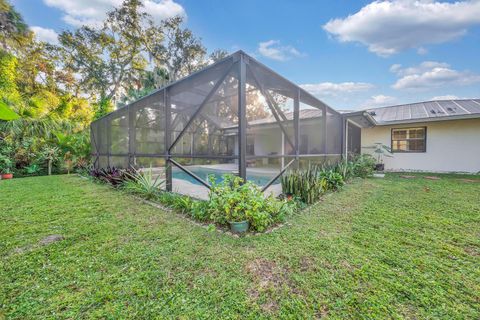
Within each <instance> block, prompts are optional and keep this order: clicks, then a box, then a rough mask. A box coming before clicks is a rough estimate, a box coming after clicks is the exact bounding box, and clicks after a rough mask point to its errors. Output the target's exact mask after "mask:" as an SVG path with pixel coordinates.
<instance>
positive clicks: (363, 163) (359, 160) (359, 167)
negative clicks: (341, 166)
mask: <svg viewBox="0 0 480 320" xmlns="http://www.w3.org/2000/svg"><path fill="white" fill-rule="evenodd" d="M352 162H353V174H354V175H355V176H356V177H360V178H366V177H370V176H371V175H372V174H373V171H374V169H375V163H376V162H375V159H374V158H373V157H372V156H371V155H369V154H361V155H358V156H356V157H355V158H354V159H353V161H352Z"/></svg>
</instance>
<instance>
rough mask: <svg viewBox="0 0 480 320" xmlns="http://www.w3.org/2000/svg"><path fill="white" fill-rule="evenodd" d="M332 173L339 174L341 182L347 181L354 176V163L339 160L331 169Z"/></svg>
mask: <svg viewBox="0 0 480 320" xmlns="http://www.w3.org/2000/svg"><path fill="white" fill-rule="evenodd" d="M333 171H335V172H337V173H339V174H340V175H341V176H342V178H343V181H348V180H349V179H350V178H352V177H353V176H354V175H355V173H354V163H353V162H352V161H348V160H347V159H345V160H341V161H339V162H338V163H337V164H336V165H335V166H334V167H333Z"/></svg>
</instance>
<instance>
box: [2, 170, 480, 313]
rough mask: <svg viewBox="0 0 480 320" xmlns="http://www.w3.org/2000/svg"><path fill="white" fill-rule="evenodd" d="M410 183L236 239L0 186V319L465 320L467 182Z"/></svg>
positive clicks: (474, 238)
mask: <svg viewBox="0 0 480 320" xmlns="http://www.w3.org/2000/svg"><path fill="white" fill-rule="evenodd" d="M416 176H417V178H415V179H403V178H400V177H399V176H398V175H387V177H386V178H385V179H367V180H356V181H354V182H353V183H351V184H349V185H348V186H347V187H346V188H344V189H343V190H342V191H340V192H338V193H334V194H331V195H329V196H327V197H325V199H324V200H323V201H322V202H320V203H318V204H317V205H314V206H313V207H311V208H309V209H307V210H306V211H303V212H302V213H301V214H299V215H297V216H295V217H291V218H289V223H290V225H288V226H286V227H284V228H282V229H279V230H277V231H276V232H273V233H270V234H265V235H261V236H256V237H245V238H240V239H235V238H232V237H229V236H227V235H223V234H219V233H217V232H211V231H208V230H206V229H203V228H201V227H198V226H196V225H194V224H192V223H190V222H188V221H186V220H185V219H183V218H182V217H181V216H179V215H175V214H172V213H168V212H163V211H161V210H159V209H156V208H154V207H151V206H149V205H146V204H140V203H138V201H136V200H135V199H134V198H133V197H131V196H129V195H127V194H124V193H121V192H120V191H115V190H112V189H111V188H109V187H107V186H104V185H99V184H94V183H92V182H90V181H88V180H83V179H81V178H79V177H76V176H51V177H34V178H23V179H13V180H8V181H0V203H1V210H0V256H1V260H0V283H1V287H0V319H1V318H2V316H3V317H5V318H9V319H10V318H12V319H33V318H60V319H61V318H160V319H161V318H196V319H206V318H212V319H213V318H233V319H240V318H242V319H244V318H251V319H257V318H270V317H279V318H319V317H329V318H332V319H336V318H342V319H345V318H352V319H359V318H377V319H385V318H416V319H425V318H443V319H466V318H470V319H479V318H480V294H479V292H480V183H471V182H465V181H460V180H459V179H460V178H465V177H463V176H462V177H459V176H455V175H442V176H441V180H437V181H435V180H427V179H424V178H422V175H416ZM477 179H478V177H477ZM52 234H59V235H62V236H64V237H65V239H64V240H62V241H58V242H54V243H51V244H49V245H41V244H40V243H39V242H40V241H41V240H42V239H43V238H45V237H46V236H48V235H52Z"/></svg>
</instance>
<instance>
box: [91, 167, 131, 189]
mask: <svg viewBox="0 0 480 320" xmlns="http://www.w3.org/2000/svg"><path fill="white" fill-rule="evenodd" d="M135 173H136V172H135V171H133V169H119V168H115V167H107V168H102V169H92V170H91V171H90V176H92V177H93V178H95V179H97V180H99V181H101V182H104V183H108V184H110V185H112V186H114V187H118V186H120V185H122V184H123V183H124V182H126V181H128V180H132V179H133V175H134V174H135Z"/></svg>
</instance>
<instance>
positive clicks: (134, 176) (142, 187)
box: [120, 168, 165, 199]
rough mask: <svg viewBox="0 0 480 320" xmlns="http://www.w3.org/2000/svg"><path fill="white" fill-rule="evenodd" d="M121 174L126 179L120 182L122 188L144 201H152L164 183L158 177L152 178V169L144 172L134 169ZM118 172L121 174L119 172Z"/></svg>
mask: <svg viewBox="0 0 480 320" xmlns="http://www.w3.org/2000/svg"><path fill="white" fill-rule="evenodd" d="M131 170H132V171H129V172H125V173H123V174H124V175H125V176H126V179H125V180H124V181H122V182H121V185H122V187H123V188H124V189H125V190H127V191H130V192H133V193H136V194H139V195H141V196H143V197H145V198H146V199H153V198H155V197H156V196H158V195H159V194H160V192H161V191H162V190H161V188H162V185H163V184H164V183H165V180H164V179H161V178H160V176H156V177H154V176H153V173H152V169H151V168H150V170H147V171H146V172H140V171H138V170H136V169H131ZM120 172H122V171H121V170H120Z"/></svg>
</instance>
